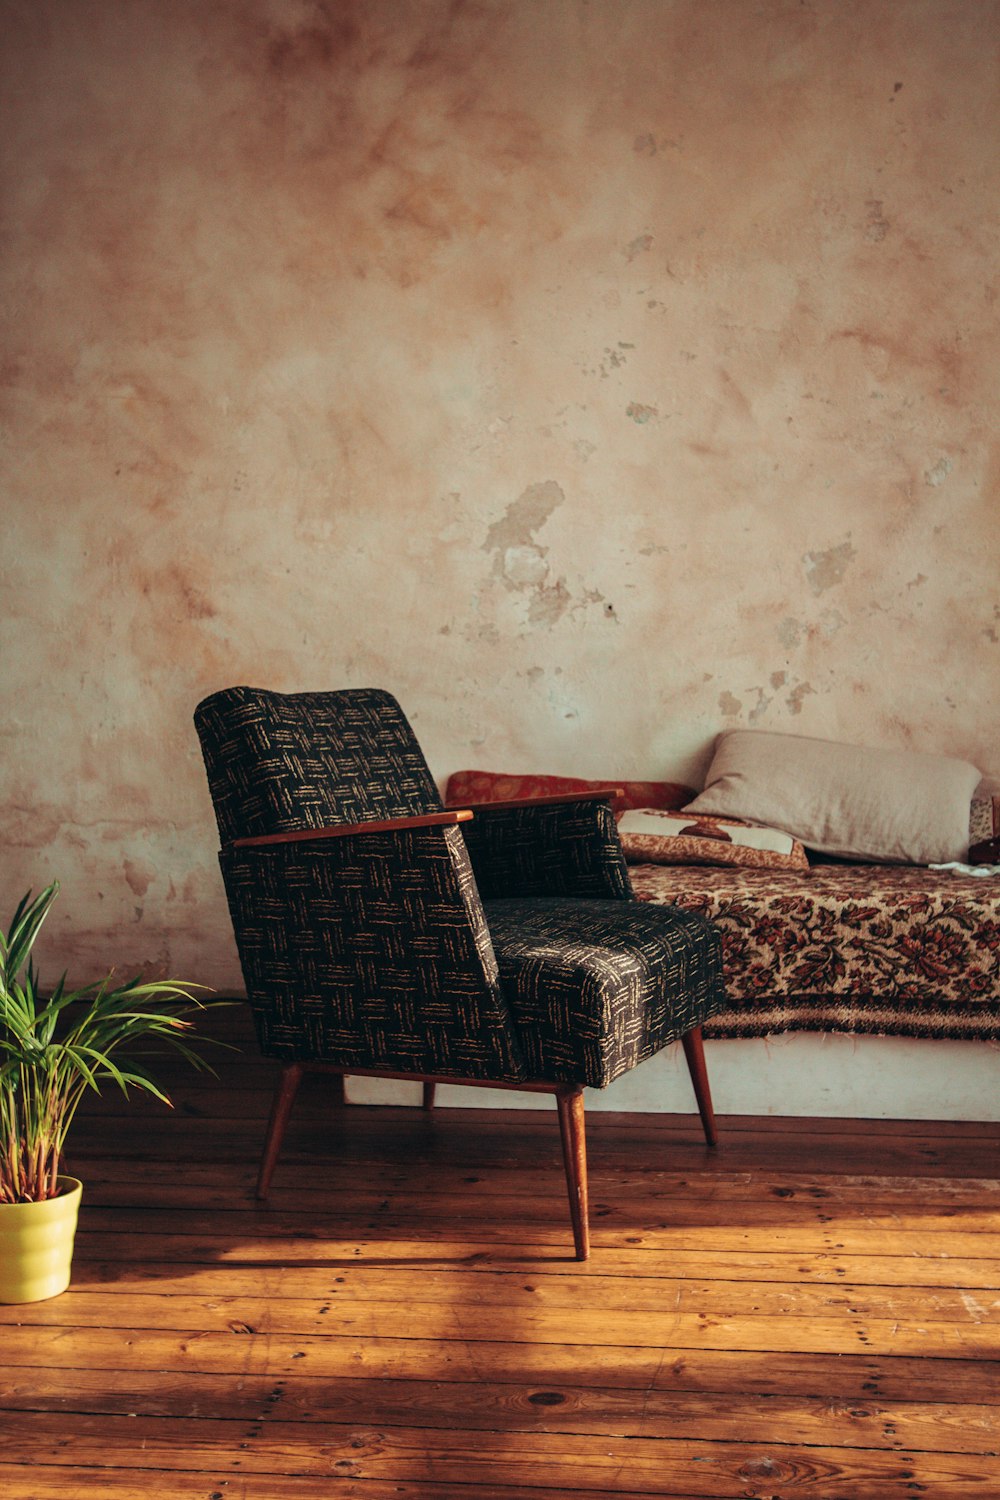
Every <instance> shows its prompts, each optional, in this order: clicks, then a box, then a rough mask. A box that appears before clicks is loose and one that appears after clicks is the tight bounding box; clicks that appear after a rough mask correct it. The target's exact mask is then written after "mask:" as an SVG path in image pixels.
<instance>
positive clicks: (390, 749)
mask: <svg viewBox="0 0 1000 1500" xmlns="http://www.w3.org/2000/svg"><path fill="white" fill-rule="evenodd" d="M194 720H195V726H196V728H197V730H198V737H199V739H200V740H201V747H202V753H203V755H204V757H205V766H206V770H207V772H208V781H209V787H210V789H211V793H212V802H213V804H214V806H215V816H216V820H217V822H218V825H219V836H220V838H221V840H222V842H223V843H224V844H227V843H230V842H231V841H232V840H233V839H237V838H256V837H259V836H260V835H262V834H269V833H298V832H301V831H303V830H305V829H309V828H329V827H334V826H336V825H337V824H341V823H366V822H371V821H373V820H382V819H388V818H401V817H410V816H419V815H420V814H422V813H429V812H438V811H439V810H440V808H441V798H440V796H439V794H438V790H437V787H436V786H435V783H434V778H433V777H432V776H431V773H430V770H429V769H428V766H427V762H426V760H425V759H424V755H423V752H422V751H421V749H420V746H419V745H418V743H417V741H416V738H415V737H414V734H413V731H412V729H411V728H410V725H409V723H408V722H407V719H406V716H405V715H404V713H403V711H402V709H401V708H400V706H399V704H398V703H397V702H396V700H395V698H393V696H392V695H391V693H386V692H383V691H382V690H381V689H379V688H349V689H345V690H343V691H340V692H330V693H273V692H267V691H265V690H263V689H261V688H249V687H233V688H226V689H225V690H224V691H222V692H219V693H213V695H212V696H211V697H210V698H206V699H205V700H204V702H202V703H200V704H199V705H198V707H197V709H196V710H195V716H194Z"/></svg>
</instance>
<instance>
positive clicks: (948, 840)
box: [446, 731, 1000, 1041]
mask: <svg viewBox="0 0 1000 1500" xmlns="http://www.w3.org/2000/svg"><path fill="white" fill-rule="evenodd" d="M824 747H826V748H824ZM846 748H847V747H841V746H829V745H828V742H825V741H804V740H803V739H801V738H800V737H797V736H783V735H771V734H764V733H762V732H757V731H735V732H732V733H730V734H728V735H724V736H722V737H720V741H719V743H718V746H717V748H716V753H715V757H714V759H713V762H712V765H711V767H710V769H709V773H708V779H707V787H706V789H705V790H704V791H703V792H702V793H701V794H699V795H698V796H695V795H694V793H693V791H692V790H691V789H690V788H688V787H684V786H681V785H679V784H677V783H650V782H645V783H622V782H620V781H618V782H617V784H618V785H619V786H623V797H622V799H621V803H620V807H621V809H622V811H621V814H620V818H619V826H620V829H621V832H622V841H623V845H624V847H625V851H626V856H627V858H628V859H629V861H630V867H631V877H632V884H633V888H634V890H635V893H636V895H637V896H638V898H639V899H640V900H642V901H652V902H657V903H663V904H667V905H676V906H680V907H684V908H686V909H687V910H690V911H695V912H699V913H701V914H702V915H704V916H706V917H709V918H711V919H712V920H713V921H714V922H716V923H717V924H718V926H719V928H720V929H721V932H722V941H723V954H724V964H725V977H726V985H727V991H728V997H729V1004H728V1007H727V1008H726V1009H725V1010H724V1011H722V1012H720V1013H718V1014H716V1015H715V1016H714V1017H713V1018H712V1019H711V1020H710V1021H708V1022H706V1025H705V1035H706V1036H712V1037H756V1036H766V1035H772V1034H775V1033H780V1032H789V1031H819V1032H823V1031H837V1032H851V1033H858V1034H865V1033H867V1034H876V1035H882V1036H901V1037H940V1038H952V1039H979V1040H992V1041H995V1040H998V1039H1000V875H998V874H997V873H996V872H995V869H994V873H992V874H982V873H981V874H978V875H973V874H969V873H966V869H967V868H968V866H966V867H965V869H963V867H962V865H963V862H964V861H966V860H967V859H968V858H969V852H968V851H969V845H970V841H972V842H975V841H976V840H977V839H979V840H987V839H989V838H990V837H991V836H992V837H993V839H994V840H995V838H996V835H997V833H998V832H1000V798H998V797H986V798H982V797H979V796H976V798H975V800H973V789H974V788H975V786H976V783H977V781H978V772H977V771H976V770H975V768H973V767H971V766H967V765H966V764H965V763H964V762H958V761H949V760H948V759H947V758H945V757H936V756H924V757H920V756H914V755H906V756H903V755H899V756H894V755H892V754H891V753H889V752H880V751H873V752H869V751H860V752H859V751H858V750H857V749H856V748H855V747H850V758H849V761H848V763H847V770H846V772H845V762H844V751H845V749H846ZM803 750H804V751H805V760H804V765H805V770H806V774H807V775H808V776H810V777H813V778H814V779H817V774H816V773H817V767H819V769H820V770H821V771H822V773H823V774H822V779H823V780H824V782H825V785H826V786H827V787H828V786H829V785H830V784H831V779H833V780H835V781H836V788H835V790H836V796H835V797H833V798H832V800H831V798H830V797H827V799H826V802H825V803H824V805H823V806H822V807H821V808H819V809H817V807H816V806H810V807H808V808H805V810H803V798H802V795H801V793H802V769H803V761H802V752H803ZM817 756H819V760H818V761H817V760H816V757H817ZM734 766H738V772H734ZM960 767H964V770H959V769H958V768H960ZM745 773H747V774H745ZM611 779H612V780H614V778H611ZM762 783H763V784H764V794H763V795H762V794H761V785H762ZM587 784H588V783H586V782H581V781H579V780H578V779H573V778H552V777H507V776H502V775H498V774H496V773H487V772H458V773H456V774H455V775H454V776H452V777H451V778H450V780H449V782H448V786H447V789H446V800H447V801H448V803H449V804H450V805H452V806H455V805H458V804H459V803H461V802H463V801H475V802H483V801H487V800H490V799H491V798H504V797H511V796H524V795H530V794H532V793H541V792H546V791H552V790H571V789H573V788H574V787H579V786H586V785H587ZM604 784H607V783H606V782H605V783H604ZM859 786H863V789H864V793H863V796H861V797H858V796H857V795H855V794H856V792H857V788H858V787H859ZM963 799H964V800H963ZM806 800H808V799H806ZM970 804H971V813H972V820H971V823H970V817H969V814H970ZM859 805H860V806H861V808H862V817H861V821H862V822H863V823H864V824H865V827H864V829H863V831H862V832H859V830H858V827H857V822H858V817H857V810H858V806H859ZM831 806H832V811H831ZM637 809H646V810H651V811H652V815H653V816H656V815H657V814H658V815H659V816H660V817H661V818H662V819H663V820H664V827H665V836H664V838H663V839H662V840H661V841H660V844H661V847H660V848H659V850H658V852H657V853H656V857H655V859H650V858H649V857H648V851H649V850H650V849H651V848H652V849H654V850H657V840H656V839H655V838H652V839H650V838H646V837H643V836H640V835H637V834H635V833H634V832H630V830H631V829H635V828H636V827H640V828H642V829H644V830H645V831H646V832H647V833H648V830H649V828H650V827H651V826H653V825H651V824H650V822H649V817H648V816H647V817H646V820H645V822H644V821H643V819H642V817H641V816H639V815H638V814H637V811H636V810H637ZM678 810H683V816H682V817H678V816H677V814H678ZM762 812H763V813H764V814H770V816H769V817H766V816H762ZM724 816H728V817H729V818H730V819H737V818H739V819H741V820H743V821H744V822H749V823H751V824H757V823H765V822H766V823H768V824H769V826H770V827H771V828H774V827H779V828H783V829H788V828H789V827H790V826H791V827H793V828H794V826H795V824H796V822H797V823H798V825H799V827H804V828H805V829H806V832H807V834H808V835H810V845H809V847H808V848H806V847H805V845H804V843H803V841H802V840H801V838H795V837H789V838H788V839H787V841H786V845H783V846H780V847H781V848H787V846H791V848H792V853H791V854H788V853H787V852H786V853H782V852H780V849H779V847H778V846H777V845H775V848H774V849H772V850H770V851H769V852H768V853H766V854H765V855H759V854H758V853H757V852H756V851H754V852H752V853H748V854H747V855H746V856H745V857H746V861H747V863H745V864H743V863H736V864H734V863H732V862H731V861H733V860H739V859H740V854H739V850H734V849H733V848H732V847H728V848H727V847H726V843H727V842H728V839H729V838H730V837H732V836H734V833H735V830H734V826H733V824H732V823H727V824H725V825H724V826H725V827H726V828H728V829H729V833H728V834H726V833H723V834H722V835H721V837H722V840H724V841H725V842H720V844H718V845H717V846H716V847H715V849H713V847H712V841H711V839H712V836H714V835H715V833H716V829H715V828H713V827H712V826H711V825H712V824H713V823H714V824H718V823H719V822H720V820H721V818H722V817H724ZM852 818H853V820H854V821H853V824H852V826H851V827H850V828H849V829H847V830H846V832H845V828H844V826H843V825H844V824H845V822H846V823H851V820H852ZM959 818H961V819H964V827H963V826H961V825H960V826H959V827H958V828H957V829H956V819H959ZM894 819H895V823H894V821H893V820H894ZM697 820H700V821H701V822H702V824H707V825H709V826H708V827H707V828H706V827H702V828H701V829H700V830H699V832H700V833H701V835H702V837H700V838H686V839H685V838H677V837H675V836H674V835H675V834H676V833H677V831H678V830H677V829H676V828H667V827H666V825H667V824H669V823H671V822H672V823H674V824H677V823H681V825H682V828H681V830H680V831H681V832H689V831H690V828H689V827H686V826H685V824H686V825H690V824H691V823H693V822H695V821H697ZM876 824H877V827H875V825H876ZM901 828H902V830H903V831H902V832H901V831H900V830H901ZM970 828H971V833H970ZM817 830H818V831H817ZM914 830H915V831H914ZM706 832H707V833H708V834H709V837H707V838H706V837H704V835H705V833H706ZM737 836H738V835H737ZM772 842H773V841H772ZM859 845H860V847H861V848H862V849H863V850H864V851H865V852H864V854H863V855H862V856H861V857H858V856H857V855H856V854H855V853H854V852H853V851H854V850H855V849H856V848H857V847H858V846H859ZM817 846H819V847H817ZM981 847H982V848H983V849H989V853H990V857H991V858H992V859H994V860H995V859H996V857H997V856H996V852H995V845H994V847H993V848H990V846H989V845H988V844H986V843H983V845H982V846H981ZM873 850H874V854H873V853H872V852H871V851H873ZM685 851H688V853H687V854H685ZM692 851H693V852H692ZM973 852H975V850H974V851H973ZM936 855H937V856H941V857H940V858H936V857H935V856H936ZM914 856H915V857H914ZM687 857H691V858H693V859H695V860H697V863H684V862H679V861H682V860H684V859H685V858H687ZM717 860H719V861H725V863H719V862H715V861H717ZM886 860H891V861H893V862H885V861H886ZM708 861H712V862H708ZM934 865H938V866H939V867H938V868H934V867H933V866H934Z"/></svg>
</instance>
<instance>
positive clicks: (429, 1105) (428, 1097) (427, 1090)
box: [423, 1083, 437, 1110]
mask: <svg viewBox="0 0 1000 1500" xmlns="http://www.w3.org/2000/svg"><path fill="white" fill-rule="evenodd" d="M436 1087H437V1085H436V1084H434V1083H425V1084H424V1105H423V1107H424V1109H426V1110H431V1109H433V1108H434V1090H435V1088H436Z"/></svg>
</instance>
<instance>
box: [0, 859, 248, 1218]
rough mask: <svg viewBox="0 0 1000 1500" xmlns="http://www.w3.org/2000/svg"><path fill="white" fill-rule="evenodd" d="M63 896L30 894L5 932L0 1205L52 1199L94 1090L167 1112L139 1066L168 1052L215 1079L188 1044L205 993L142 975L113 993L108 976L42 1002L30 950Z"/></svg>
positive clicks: (0, 968) (59, 990)
mask: <svg viewBox="0 0 1000 1500" xmlns="http://www.w3.org/2000/svg"><path fill="white" fill-rule="evenodd" d="M58 890H59V887H58V884H57V883H56V882H53V883H52V884H51V885H49V886H47V887H46V888H45V890H43V891H42V892H41V893H40V894H39V895H38V896H35V897H34V898H33V897H32V894H31V892H30V891H29V892H28V894H27V895H26V896H24V897H23V898H22V900H21V901H20V902H19V903H18V907H17V910H16V911H15V913H14V917H13V919H12V921H11V924H10V927H9V928H8V930H7V933H6V935H4V934H2V933H0V1203H15V1202H22V1201H33V1200H37V1199H42V1198H47V1197H51V1196H52V1195H53V1193H55V1191H56V1179H57V1177H58V1175H59V1172H60V1168H61V1158H62V1151H63V1145H64V1142H65V1139H66V1133H67V1130H68V1129H69V1126H70V1123H71V1121H72V1119H73V1116H74V1114H75V1112H76V1108H77V1105H78V1104H79V1102H80V1100H81V1099H82V1097H83V1096H84V1094H86V1093H87V1092H88V1091H96V1092H100V1089H101V1085H102V1084H107V1083H110V1084H112V1085H114V1086H115V1087H116V1088H120V1089H121V1090H122V1092H123V1093H124V1094H126V1095H127V1094H128V1092H129V1090H130V1089H138V1090H141V1091H143V1092H145V1093H149V1094H152V1095H154V1096H155V1097H156V1098H157V1099H160V1100H161V1101H162V1102H163V1103H165V1104H168V1105H169V1103H170V1100H169V1098H168V1096H167V1095H166V1094H165V1093H164V1092H163V1090H162V1089H161V1088H160V1086H159V1085H158V1084H157V1083H156V1082H155V1080H154V1079H153V1078H152V1077H151V1075H150V1074H149V1073H148V1072H147V1071H146V1068H145V1067H144V1066H143V1064H142V1063H141V1062H139V1061H138V1056H140V1055H144V1053H145V1051H146V1050H155V1049H156V1048H158V1049H159V1050H160V1051H162V1049H163V1048H164V1047H169V1048H170V1049H171V1050H172V1051H174V1052H176V1053H178V1054H179V1055H180V1056H181V1057H183V1058H184V1059H185V1060H186V1061H187V1062H189V1063H191V1064H192V1065H193V1066H194V1067H196V1068H200V1069H202V1070H207V1071H208V1072H212V1071H213V1070H212V1068H211V1067H210V1066H209V1064H208V1063H207V1062H206V1060H205V1059H204V1058H203V1057H202V1056H201V1055H200V1053H199V1052H197V1051H196V1050H195V1048H194V1047H193V1046H191V1045H190V1042H189V1040H188V1038H189V1036H190V1033H191V1031H192V1027H193V1022H192V1021H191V1020H190V1019H189V1017H190V1015H191V1014H192V1012H197V1011H199V1010H202V1009H204V1006H205V1002H204V1001H202V1000H200V999H199V998H198V995H197V994H196V993H195V991H196V990H197V989H198V988H199V987H198V986H195V985H190V984H185V983H183V982H181V981H180V980H176V979H163V980H143V979H142V978H141V976H138V975H137V976H135V977H134V978H132V979H129V980H126V981H125V983H124V984H119V985H115V984H114V983H113V982H112V981H113V976H112V975H110V974H109V975H108V976H107V977H106V978H105V979H102V980H100V981H98V982H95V983H93V984H89V985H85V986H84V987H83V988H82V989H77V990H67V988H66V976H65V975H63V977H62V978H61V979H60V980H59V982H58V984H57V985H56V987H55V989H54V990H53V991H52V993H51V994H50V995H49V996H48V998H47V999H45V998H43V996H42V992H41V989H40V985H39V979H38V973H37V971H36V969H35V966H34V962H33V959H32V946H33V944H34V942H35V939H36V937H37V936H38V932H39V929H40V928H41V925H42V923H43V922H44V920H45V918H46V916H47V915H48V912H49V909H50V907H51V905H52V902H53V901H54V899H55V897H56V895H57V893H58ZM212 1003H213V1004H223V1003H225V1002H220V1001H213V1002H212ZM147 1044H149V1045H148V1049H147ZM154 1044H155V1046H154ZM119 1054H121V1056H119Z"/></svg>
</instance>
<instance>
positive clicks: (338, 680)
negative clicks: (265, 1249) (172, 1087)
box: [0, 0, 1000, 984]
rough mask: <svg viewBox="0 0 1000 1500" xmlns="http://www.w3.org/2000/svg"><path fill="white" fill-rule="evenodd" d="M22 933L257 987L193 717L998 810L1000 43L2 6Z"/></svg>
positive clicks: (14, 783) (665, 13)
mask: <svg viewBox="0 0 1000 1500" xmlns="http://www.w3.org/2000/svg"><path fill="white" fill-rule="evenodd" d="M0 11H2V20H3V30H4V44H3V58H2V67H3V71H4V77H3V79H2V84H3V99H4V103H3V119H2V132H3V141H4V151H3V172H4V192H5V205H6V227H5V231H4V233H5V246H4V256H3V269H2V283H3V305H4V307H5V309H6V329H5V336H4V350H5V353H4V365H3V428H4V446H3V464H4V471H5V479H4V490H3V527H4V539H3V544H2V550H0V569H2V590H3V594H2V606H3V615H4V627H3V628H4V647H3V689H4V699H5V704H4V709H3V714H2V720H0V727H2V732H3V738H4V747H3V760H2V769H0V774H2V784H0V808H2V811H0V817H2V838H3V845H4V858H3V868H2V876H0V898H2V900H3V903H4V912H3V913H0V915H2V916H3V917H4V919H5V918H6V915H7V912H8V911H9V909H10V908H11V907H12V905H13V903H14V901H15V900H16V898H17V896H18V895H20V893H21V892H22V891H23V890H24V889H25V888H26V887H27V886H28V885H33V886H35V887H36V888H37V887H38V886H39V885H40V884H41V883H43V882H44V881H46V880H47V879H48V878H49V877H51V876H53V875H56V876H58V877H59V878H60V880H61V881H62V883H63V893H62V896H61V898H60V902H59V905H58V907H57V908H56V911H55V912H54V914H53V917H52V920H51V926H50V930H49V932H48V934H47V941H46V944H45V946H44V948H43V951H42V957H43V958H44V959H45V961H46V964H47V965H51V966H52V967H53V968H59V967H61V966H62V965H63V964H68V965H69V966H70V968H71V970H72V971H73V972H74V974H76V975H78V976H80V977H85V976H87V975H90V974H92V973H94V972H96V971H98V970H101V969H103V968H104V967H105V966H106V965H108V964H111V963H117V964H120V965H121V966H122V967H124V968H126V969H127V968H130V967H131V966H134V965H140V964H143V965H145V964H151V965H155V966H157V967H161V968H162V967H169V968H170V969H172V970H174V971H175V972H178V973H180V974H182V975H184V976H185V977H189V978H198V979H203V980H207V981H209V982H213V983H220V984H226V983H229V982H233V981H234V980H235V978H236V975H237V969H236V964H235V958H234V953H233V949H232V943H231V938H230V934H229V927H228V920H227V917H226V914H225V909H224V905H223V901H222V896H221V888H220V884H219V880H218V876H217V872H216V867H215V847H216V840H215V835H214V827H213V820H212V813H211V807H210V804H209V800H208V795H207V791H206V788H205V785H204V781H203V774H202V770H201V763H200V757H199V753H198V750H197V746H196V743H195V739H194V735H193V730H192V728H191V712H192V709H193V708H194V706H195V704H196V703H197V701H198V700H199V698H201V697H202V696H203V695H205V694H206V693H208V692H210V691H212V690H213V689H215V688H218V687H221V686H224V685H227V684H230V683H234V682H251V683H254V684H258V685H262V686H270V687H275V688H279V689H287V690H296V689H304V688H324V687H340V686H347V685H352V684H355V685H359V684H380V685H384V686H387V687H389V688H391V689H392V690H394V691H395V692H397V694H398V695H399V696H400V698H401V699H402V701H403V703H404V705H405V706H406V707H407V709H408V710H409V711H410V713H411V716H412V718H413V719H414V721H415V724H416V727H417V730H418V732H419V734H420V735H421V737H422V740H423V742H424V746H425V749H426V750H427V752H428V756H429V758H430V760H431V764H432V766H433V767H434V768H435V770H436V771H438V772H440V773H441V774H442V775H444V774H446V773H447V772H448V771H450V770H452V769H455V768H456V767H458V766H461V765H469V764H473V765H482V766H487V767H495V768H500V769H514V770H521V769H524V770H550V771H563V772H579V773H584V774H597V775H624V774H626V773H631V774H633V775H635V776H647V777H655V776H658V775H663V776H674V777H682V776H683V777H688V778H695V779H697V777H698V776H699V775H700V773H701V772H702V771H703V769H704V766H705V764H706V760H707V755H708V751H709V748H710V745H711V741H712V738H713V736H714V735H715V734H716V732H717V731H718V730H719V729H721V728H724V727H727V726H735V725H742V726H747V725H751V726H753V725H755V726H759V727H761V728H767V729H776V730H783V729H784V730H791V731H797V732H802V733H807V734H818V735H825V736H829V737H836V738H843V739H851V740H857V741H861V742H865V743H868V744H872V745H890V746H894V745H908V746H912V747H916V748H921V749H927V750H939V751H949V752H953V753H956V754H959V755H962V756H966V757H968V758H970V759H972V760H974V761H975V762H976V763H977V764H978V765H979V766H980V768H981V769H982V770H983V771H984V772H987V773H990V774H992V775H997V774H1000V742H998V735H997V723H998V720H997V687H998V663H1000V578H998V566H997V565H998V560H1000V544H998V529H997V523H996V511H997V488H998V477H1000V463H998V448H997V441H996V420H995V418H996V402H997V392H998V390H1000V339H998V336H997V309H996V297H997V287H998V278H997V264H998V261H997V250H998V241H997V205H998V201H1000V199H998V188H1000V182H998V176H1000V150H998V147H1000V132H998V124H1000V90H998V70H997V58H998V42H1000V5H998V3H997V0H760V3H753V4H751V3H748V0H478V3H476V0H470V3H462V0H364V3H361V0H358V3H346V0H325V3H324V0H129V3H124V4H123V3H121V0H3V4H2V7H0Z"/></svg>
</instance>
